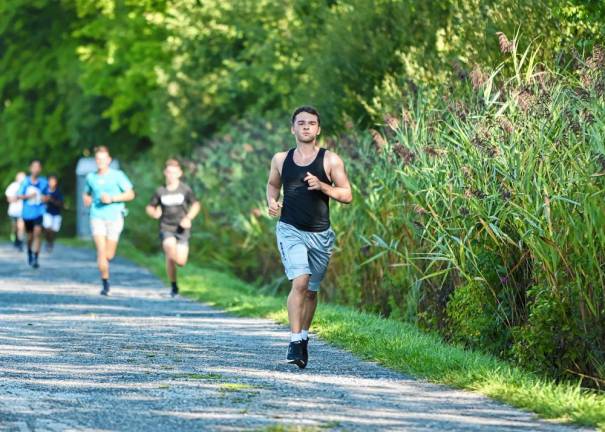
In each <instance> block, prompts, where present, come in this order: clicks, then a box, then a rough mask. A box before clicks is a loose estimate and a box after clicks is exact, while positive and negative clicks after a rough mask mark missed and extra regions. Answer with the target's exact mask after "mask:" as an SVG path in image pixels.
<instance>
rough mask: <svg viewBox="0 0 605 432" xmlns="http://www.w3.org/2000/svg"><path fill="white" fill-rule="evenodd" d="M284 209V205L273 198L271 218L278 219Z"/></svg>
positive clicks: (270, 209) (269, 210)
mask: <svg viewBox="0 0 605 432" xmlns="http://www.w3.org/2000/svg"><path fill="white" fill-rule="evenodd" d="M282 207H283V205H282V203H280V202H277V201H276V200H274V199H273V198H272V199H271V202H270V204H269V207H268V212H269V216H271V217H278V216H279V215H280V214H281V208H282Z"/></svg>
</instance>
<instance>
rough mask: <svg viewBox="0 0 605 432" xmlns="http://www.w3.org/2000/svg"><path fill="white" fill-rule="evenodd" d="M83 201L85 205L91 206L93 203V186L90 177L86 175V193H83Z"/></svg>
mask: <svg viewBox="0 0 605 432" xmlns="http://www.w3.org/2000/svg"><path fill="white" fill-rule="evenodd" d="M82 201H83V202H84V206H85V207H90V206H91V204H92V188H91V187H90V179H89V178H88V176H87V177H86V185H85V186H84V193H83V194H82Z"/></svg>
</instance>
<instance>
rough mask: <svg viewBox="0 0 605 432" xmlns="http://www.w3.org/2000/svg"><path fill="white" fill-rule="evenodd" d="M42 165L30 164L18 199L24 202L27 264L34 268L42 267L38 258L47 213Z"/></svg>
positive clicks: (45, 185)
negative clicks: (43, 221) (43, 220)
mask: <svg viewBox="0 0 605 432" xmlns="http://www.w3.org/2000/svg"><path fill="white" fill-rule="evenodd" d="M41 173H42V163H41V162H40V161H39V160H37V159H34V160H33V161H31V163H30V164H29V176H27V177H26V178H25V180H23V183H21V187H20V189H19V195H18V198H19V199H21V200H23V213H22V218H23V223H24V225H25V232H26V233H27V263H28V264H29V265H30V266H32V267H33V268H35V269H37V268H38V267H40V264H39V263H38V256H39V255H40V244H41V242H42V216H43V215H44V212H45V211H46V199H47V198H46V195H47V194H48V182H47V181H46V178H45V177H42V176H41V175H40V174H41Z"/></svg>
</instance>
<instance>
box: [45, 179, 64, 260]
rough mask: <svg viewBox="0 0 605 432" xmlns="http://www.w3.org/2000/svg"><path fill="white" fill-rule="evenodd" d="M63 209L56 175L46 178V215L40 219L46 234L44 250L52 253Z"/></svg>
mask: <svg viewBox="0 0 605 432" xmlns="http://www.w3.org/2000/svg"><path fill="white" fill-rule="evenodd" d="M62 208H63V194H62V193H61V191H60V190H59V181H58V179H57V176H56V175H50V176H48V196H47V201H46V213H44V216H43V217H42V226H43V227H44V232H45V234H46V250H47V251H48V252H52V250H53V247H54V246H55V237H56V236H57V233H58V232H59V230H60V229H61V221H62V217H61V210H62Z"/></svg>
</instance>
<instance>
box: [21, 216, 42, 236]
mask: <svg viewBox="0 0 605 432" xmlns="http://www.w3.org/2000/svg"><path fill="white" fill-rule="evenodd" d="M23 222H24V223H25V232H28V233H30V232H33V230H34V227H36V226H39V227H42V216H40V217H37V218H36V219H23Z"/></svg>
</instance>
